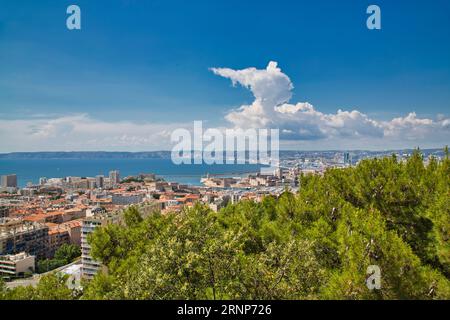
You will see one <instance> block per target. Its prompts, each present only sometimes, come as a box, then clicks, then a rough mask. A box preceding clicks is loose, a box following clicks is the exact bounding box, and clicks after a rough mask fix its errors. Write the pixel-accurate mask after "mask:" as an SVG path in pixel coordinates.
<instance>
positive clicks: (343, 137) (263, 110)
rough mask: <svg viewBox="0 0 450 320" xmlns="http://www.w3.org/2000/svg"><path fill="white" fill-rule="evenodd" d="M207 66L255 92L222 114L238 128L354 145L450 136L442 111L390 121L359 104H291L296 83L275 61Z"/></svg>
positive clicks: (441, 140) (442, 139)
mask: <svg viewBox="0 0 450 320" xmlns="http://www.w3.org/2000/svg"><path fill="white" fill-rule="evenodd" d="M211 70H212V71H213V72H214V74H216V75H219V76H221V77H224V78H228V79H230V80H231V81H232V83H233V85H234V86H236V85H237V84H240V85H242V86H243V87H245V88H247V89H249V90H250V91H251V92H252V93H253V95H254V97H255V100H254V101H253V103H252V104H250V105H242V106H241V107H239V108H237V109H235V110H231V111H230V112H229V113H228V114H227V115H226V116H225V118H226V120H228V121H229V122H230V123H231V124H232V125H233V126H234V127H236V128H243V129H246V128H278V129H280V137H281V139H284V140H291V141H316V143H317V141H324V140H327V141H330V142H333V143H338V144H339V143H344V142H345V141H347V142H348V141H351V142H353V144H354V146H357V145H360V144H361V146H364V145H365V144H367V143H372V144H374V145H383V144H384V145H385V146H388V145H391V146H394V145H398V144H399V143H400V142H401V141H405V140H407V141H410V142H411V141H414V142H417V143H418V144H419V143H422V144H423V143H425V144H428V143H432V142H437V143H445V142H447V141H448V140H449V135H450V130H449V127H450V124H449V123H450V119H448V118H445V116H442V115H440V116H439V117H437V119H436V120H433V119H421V118H418V117H417V115H416V114H415V113H410V114H408V115H407V116H405V117H400V118H395V119H392V120H390V121H379V120H375V119H371V118H369V117H368V116H367V115H366V114H364V113H362V112H360V111H358V110H351V111H345V110H338V111H337V112H336V113H334V114H325V113H322V112H320V111H318V110H316V109H315V108H314V106H313V105H311V104H310V103H308V102H299V103H296V104H291V103H289V102H290V100H291V98H292V90H293V88H294V86H293V84H292V82H291V80H290V79H289V77H288V76H287V75H286V74H284V73H283V72H282V71H281V69H280V68H279V67H278V64H277V63H276V62H273V61H271V62H270V63H269V64H268V66H267V68H266V69H262V70H258V69H256V68H246V69H243V70H233V69H229V68H212V69H211ZM316 145H317V144H316ZM324 145H326V143H324ZM366 148H370V145H366Z"/></svg>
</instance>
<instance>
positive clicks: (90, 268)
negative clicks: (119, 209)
mask: <svg viewBox="0 0 450 320" xmlns="http://www.w3.org/2000/svg"><path fill="white" fill-rule="evenodd" d="M119 222H120V215H119V214H118V213H101V214H98V215H95V216H92V217H89V218H86V219H84V220H83V222H82V224H81V277H82V278H84V279H87V280H91V279H92V278H93V277H94V276H95V274H97V272H98V271H100V270H101V269H102V268H104V267H103V265H102V263H101V262H100V261H95V260H94V259H93V258H92V256H91V246H90V245H89V243H88V236H89V234H91V233H93V232H94V230H95V229H96V228H98V227H99V226H103V225H107V224H110V223H119Z"/></svg>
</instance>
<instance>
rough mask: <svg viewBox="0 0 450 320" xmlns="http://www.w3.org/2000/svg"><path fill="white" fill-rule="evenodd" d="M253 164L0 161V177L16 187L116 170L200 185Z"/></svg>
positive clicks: (237, 173) (256, 168)
mask: <svg viewBox="0 0 450 320" xmlns="http://www.w3.org/2000/svg"><path fill="white" fill-rule="evenodd" d="M260 168H261V166H260V165H257V164H231V165H230V164H220V165H219V164H213V165H208V164H205V163H203V164H191V165H188V164H181V165H176V164H174V163H173V162H172V160H171V159H158V158H156V159H0V175H6V174H16V175H17V182H18V186H19V187H25V186H26V185H27V184H28V183H32V184H37V183H39V178H41V177H46V178H64V177H70V176H73V177H95V176H96V175H104V176H105V177H107V176H108V174H109V171H112V170H119V171H120V176H121V177H122V178H124V177H127V176H135V175H138V174H140V173H154V174H156V175H157V176H158V177H161V178H163V179H164V180H166V181H169V182H179V183H182V184H188V185H194V186H198V185H201V182H200V180H201V178H202V177H203V176H205V175H207V174H210V175H217V176H223V177H225V176H227V177H235V176H236V177H238V176H239V177H241V176H245V175H247V174H250V173H256V172H258V171H259V170H260Z"/></svg>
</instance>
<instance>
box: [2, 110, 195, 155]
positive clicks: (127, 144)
mask: <svg viewBox="0 0 450 320" xmlns="http://www.w3.org/2000/svg"><path fill="white" fill-rule="evenodd" d="M187 125H191V124H154V123H149V122H143V123H137V122H131V121H114V122H107V121H102V120H97V119H93V118H91V117H90V116H88V115H87V114H76V115H70V116H62V117H57V118H47V119H45V118H38V119H35V118H32V119H24V120H23V119H20V120H0V137H2V139H0V150H1V151H4V152H6V151H42V150H45V151H91V150H107V151H109V150H111V151H113V150H130V151H142V150H144V151H145V150H163V149H167V146H168V145H169V143H170V135H171V133H172V131H173V130H175V129H176V128H179V127H183V126H187Z"/></svg>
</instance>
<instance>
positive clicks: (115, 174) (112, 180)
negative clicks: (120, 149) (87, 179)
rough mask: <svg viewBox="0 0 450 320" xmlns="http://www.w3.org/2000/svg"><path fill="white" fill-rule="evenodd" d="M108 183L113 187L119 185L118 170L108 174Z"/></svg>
mask: <svg viewBox="0 0 450 320" xmlns="http://www.w3.org/2000/svg"><path fill="white" fill-rule="evenodd" d="M109 180H110V183H111V184H112V185H113V186H115V185H117V184H119V183H120V172H119V171H118V170H114V171H110V172H109Z"/></svg>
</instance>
